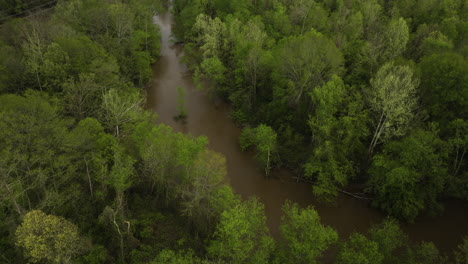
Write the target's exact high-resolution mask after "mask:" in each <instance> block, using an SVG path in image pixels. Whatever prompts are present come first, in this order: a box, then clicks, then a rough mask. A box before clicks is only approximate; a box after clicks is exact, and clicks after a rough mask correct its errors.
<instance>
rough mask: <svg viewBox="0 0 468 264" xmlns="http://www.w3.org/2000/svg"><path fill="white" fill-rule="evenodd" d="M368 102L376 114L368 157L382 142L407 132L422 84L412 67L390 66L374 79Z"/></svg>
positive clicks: (383, 68)
mask: <svg viewBox="0 0 468 264" xmlns="http://www.w3.org/2000/svg"><path fill="white" fill-rule="evenodd" d="M370 83H371V88H370V89H369V91H368V102H369V106H370V108H371V110H372V111H373V112H374V113H375V117H376V119H375V121H376V123H375V130H374V133H373V137H372V140H371V143H370V145H369V150H368V155H369V157H370V156H372V154H373V153H374V149H375V147H376V146H377V144H379V143H380V142H381V141H382V140H386V139H390V138H392V137H394V136H402V135H404V134H405V133H406V131H407V130H408V128H409V126H410V125H411V121H412V120H413V117H414V114H415V110H416V107H417V95H416V88H417V86H418V84H419V82H418V81H417V80H415V79H414V77H413V72H412V71H411V69H410V68H409V67H408V66H396V65H394V64H393V63H387V64H385V65H384V66H382V67H381V68H380V69H379V71H378V72H377V74H376V76H375V77H374V78H372V79H371V81H370Z"/></svg>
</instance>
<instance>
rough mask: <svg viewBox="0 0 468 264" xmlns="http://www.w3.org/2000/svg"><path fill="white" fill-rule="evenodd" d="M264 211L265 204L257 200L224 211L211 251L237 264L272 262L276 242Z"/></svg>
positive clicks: (210, 245)
mask: <svg viewBox="0 0 468 264" xmlns="http://www.w3.org/2000/svg"><path fill="white" fill-rule="evenodd" d="M263 210H264V209H263V205H262V204H261V203H260V202H259V201H257V200H255V199H253V200H248V201H245V202H241V203H239V204H237V205H236V206H235V207H233V208H231V209H228V210H226V211H225V212H223V213H222V214H221V220H220V222H219V224H218V226H217V228H216V231H215V233H214V238H213V240H211V242H210V244H209V246H208V248H207V251H208V254H209V255H210V256H211V257H213V258H215V259H220V260H225V261H226V262H228V263H233V264H241V263H242V264H266V263H269V258H270V254H271V253H272V250H273V248H274V241H273V239H272V238H271V237H270V235H269V232H268V228H267V227H266V226H265V214H264V212H263Z"/></svg>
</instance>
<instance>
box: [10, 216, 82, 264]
mask: <svg viewBox="0 0 468 264" xmlns="http://www.w3.org/2000/svg"><path fill="white" fill-rule="evenodd" d="M16 236H17V239H18V240H17V242H16V245H17V246H19V247H21V248H23V249H24V252H25V254H26V255H27V256H28V257H29V258H30V259H31V261H32V262H39V261H41V260H46V261H48V262H51V263H70V262H71V260H72V259H73V258H74V257H76V256H77V255H78V254H80V253H81V252H82V251H83V248H82V245H80V243H81V242H80V240H81V238H80V236H79V232H78V228H77V226H75V225H74V224H72V223H70V222H69V221H67V220H66V219H64V218H62V217H57V216H55V215H47V214H45V213H43V212H42V211H39V210H34V211H30V212H28V213H27V214H26V215H25V217H24V221H23V223H22V224H21V225H20V226H19V227H18V229H17V230H16Z"/></svg>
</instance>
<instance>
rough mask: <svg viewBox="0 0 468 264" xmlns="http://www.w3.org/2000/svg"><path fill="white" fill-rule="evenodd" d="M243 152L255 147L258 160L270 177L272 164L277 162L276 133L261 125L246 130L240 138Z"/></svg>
mask: <svg viewBox="0 0 468 264" xmlns="http://www.w3.org/2000/svg"><path fill="white" fill-rule="evenodd" d="M239 143H240V145H241V148H242V150H246V149H248V148H249V147H251V146H254V147H255V149H256V152H257V155H256V156H255V157H256V158H257V160H258V161H259V162H260V163H261V164H262V165H263V167H264V168H265V174H266V175H268V174H269V172H270V170H271V166H272V165H271V164H273V162H274V161H275V160H276V157H275V155H277V152H276V151H277V141H276V132H275V131H274V130H273V129H272V128H271V127H269V126H267V125H264V124H261V125H259V126H258V127H256V128H244V129H243V130H242V133H241V135H240V138H239Z"/></svg>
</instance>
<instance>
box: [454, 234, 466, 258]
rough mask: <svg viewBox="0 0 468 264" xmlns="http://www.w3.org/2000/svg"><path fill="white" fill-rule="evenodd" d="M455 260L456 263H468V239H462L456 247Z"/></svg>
mask: <svg viewBox="0 0 468 264" xmlns="http://www.w3.org/2000/svg"><path fill="white" fill-rule="evenodd" d="M455 260H456V263H458V264H462V263H466V262H467V261H468V238H467V237H465V238H463V242H462V243H461V244H460V245H458V247H457V250H456V251H455Z"/></svg>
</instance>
